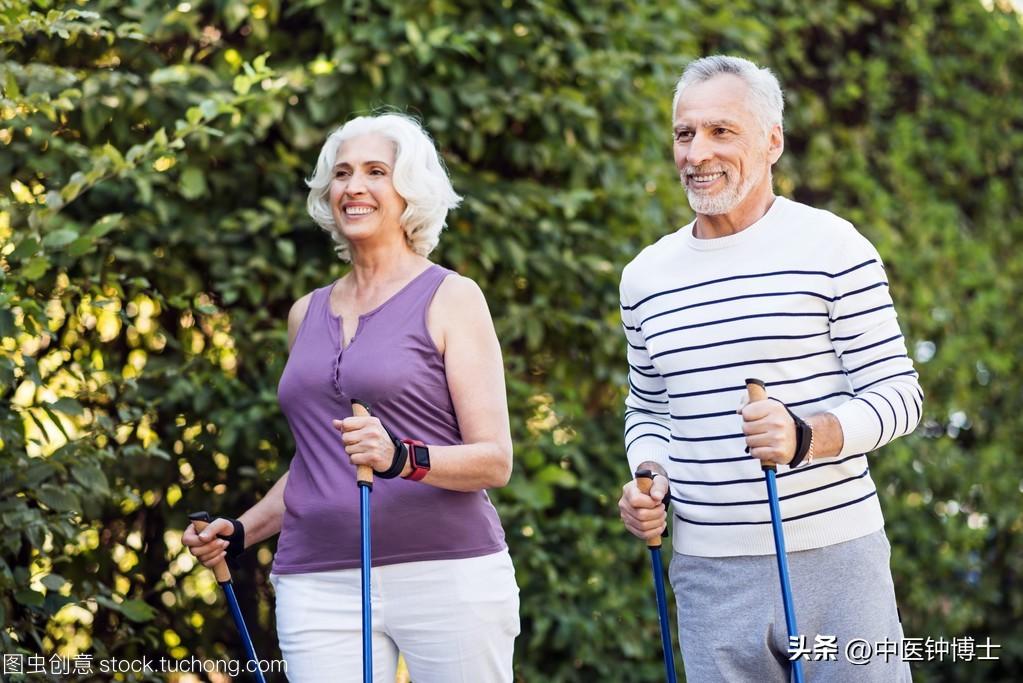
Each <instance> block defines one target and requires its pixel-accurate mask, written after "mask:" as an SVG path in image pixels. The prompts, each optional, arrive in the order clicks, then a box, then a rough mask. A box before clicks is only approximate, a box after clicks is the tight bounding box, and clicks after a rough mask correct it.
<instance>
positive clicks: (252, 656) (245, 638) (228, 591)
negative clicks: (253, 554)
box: [220, 581, 266, 683]
mask: <svg viewBox="0 0 1023 683" xmlns="http://www.w3.org/2000/svg"><path fill="white" fill-rule="evenodd" d="M220 587H221V588H223V589H224V595H225V596H227V606H228V607H229V608H230V609H231V616H232V617H234V625H235V626H236V627H238V633H239V634H241V637H242V644H243V645H244V646H245V654H246V655H248V657H249V661H250V662H252V663H253V667H254V669H255V670H254V671H253V674H252V675H253V676H255V678H256V680H257V681H259V683H266V679H264V678H263V672H262V671H260V669H259V658H258V657H256V648H254V647H253V646H252V638H251V637H250V636H249V629H247V628H245V618H244V617H242V611H241V609H240V608H239V607H238V598H237V597H236V596H235V594H234V586H232V585H231V582H230V581H226V582H224V583H221V584H220Z"/></svg>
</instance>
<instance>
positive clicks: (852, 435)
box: [829, 232, 923, 457]
mask: <svg viewBox="0 0 1023 683" xmlns="http://www.w3.org/2000/svg"><path fill="white" fill-rule="evenodd" d="M853 234H854V238H853V239H852V240H850V242H851V243H850V244H848V245H847V246H848V247H849V248H848V249H847V250H846V251H845V256H846V259H845V262H846V263H847V264H848V265H846V267H845V269H844V270H841V271H840V272H838V273H837V274H836V277H835V279H834V283H835V290H836V291H835V296H834V300H833V301H832V302H831V305H830V313H829V315H830V324H831V341H832V343H833V345H834V348H835V353H836V354H837V355H838V357H839V359H840V360H841V362H842V367H843V368H844V369H845V372H846V374H847V375H848V377H849V381H850V383H851V384H852V391H853V397H852V398H851V399H849V400H848V401H846V402H845V403H843V404H841V405H839V406H837V407H835V408H832V409H831V411H830V412H831V413H832V414H833V415H834V416H835V417H836V418H838V421H839V423H840V424H841V425H842V433H843V436H844V439H845V443H844V445H843V446H842V452H841V453H839V456H840V457H842V456H846V455H853V454H858V453H867V452H869V451H873V450H876V449H877V448H880V447H881V446H883V445H885V444H886V443H888V442H889V441H892V440H893V439H895V438H897V437H900V436H903V435H905V434H909V433H910V432H912V431H913V429H915V428H916V425H917V424H918V423H919V421H920V416H921V408H922V406H923V391H921V389H920V384H919V382H918V375H917V372H916V370H914V369H913V362H912V361H911V360H910V358H909V355H908V354H907V352H906V342H905V339H904V338H903V336H902V330H901V329H900V328H899V322H898V318H897V315H896V313H895V306H894V304H893V303H892V298H891V294H890V292H889V290H888V278H887V276H886V274H885V270H884V265H883V264H882V262H881V257H880V256H879V255H878V253H877V250H875V249H874V247H873V245H871V244H870V242H868V241H867V240H866V238H864V237H863V236H862V235H860V234H859V233H856V232H853Z"/></svg>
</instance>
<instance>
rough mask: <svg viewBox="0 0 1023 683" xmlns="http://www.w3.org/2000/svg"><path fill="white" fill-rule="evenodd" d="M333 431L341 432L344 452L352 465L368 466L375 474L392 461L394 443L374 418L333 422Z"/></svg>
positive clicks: (348, 418)
mask: <svg viewBox="0 0 1023 683" xmlns="http://www.w3.org/2000/svg"><path fill="white" fill-rule="evenodd" d="M333 425H334V429H336V430H338V431H339V432H341V441H342V443H344V446H345V452H346V453H348V458H349V460H351V462H352V464H353V465H369V466H370V467H371V468H373V470H375V471H377V472H385V471H387V469H388V468H389V467H390V466H391V462H392V461H393V460H394V442H393V441H391V437H390V436H388V435H387V431H386V430H385V429H384V426H383V425H382V424H381V423H380V420H379V419H377V418H375V417H372V416H370V417H346V418H345V419H343V420H334V421H333Z"/></svg>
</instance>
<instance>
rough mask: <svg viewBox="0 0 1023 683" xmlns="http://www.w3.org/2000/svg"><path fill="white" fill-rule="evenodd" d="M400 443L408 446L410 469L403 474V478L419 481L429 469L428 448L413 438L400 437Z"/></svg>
mask: <svg viewBox="0 0 1023 683" xmlns="http://www.w3.org/2000/svg"><path fill="white" fill-rule="evenodd" d="M402 443H403V444H405V447H406V448H408V459H409V463H410V464H411V465H412V470H411V471H410V472H409V473H408V474H406V475H405V479H411V480H412V481H419V480H420V479H422V478H423V477H425V476H426V473H427V472H429V471H430V449H429V448H428V447H427V446H426V444H424V443H423V442H422V441H416V440H415V439H402Z"/></svg>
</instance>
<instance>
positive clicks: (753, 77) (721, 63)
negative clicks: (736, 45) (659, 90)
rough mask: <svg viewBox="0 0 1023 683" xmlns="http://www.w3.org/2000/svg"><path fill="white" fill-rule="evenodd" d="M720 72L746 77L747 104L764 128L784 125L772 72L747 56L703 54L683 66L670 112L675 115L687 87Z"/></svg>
mask: <svg viewBox="0 0 1023 683" xmlns="http://www.w3.org/2000/svg"><path fill="white" fill-rule="evenodd" d="M721 74H732V75H734V76H738V77H739V78H741V79H742V80H744V81H746V84H747V85H748V86H749V90H750V98H749V103H750V108H751V109H752V110H753V114H754V115H755V116H756V117H757V118H758V119H759V120H760V122H761V123H762V124H763V126H764V130H765V131H770V130H771V128H773V127H774V126H776V125H778V126H782V128H784V121H783V113H784V111H785V99H784V97H783V96H782V92H781V85H779V84H778V79H777V78H776V77H775V75H774V73H772V72H771V70H770V69H768V68H767V67H763V68H760V67H758V66H757V65H756V64H754V63H753V62H751V61H749V60H748V59H743V58H742V57H729V56H727V55H712V56H710V57H702V58H700V59H697V60H696V61H693V62H690V63H689V65H688V66H686V68H685V71H683V72H682V77H681V78H679V79H678V83H676V84H675V99H674V100H672V103H671V112H672V116H674V115H675V111H676V109H678V101H679V99H680V98H681V97H682V93H683V92H685V89H686V88H688V87H689V86H691V85H695V84H697V83H703V82H704V81H709V80H710V79H711V78H713V77H714V76H720V75H721Z"/></svg>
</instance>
